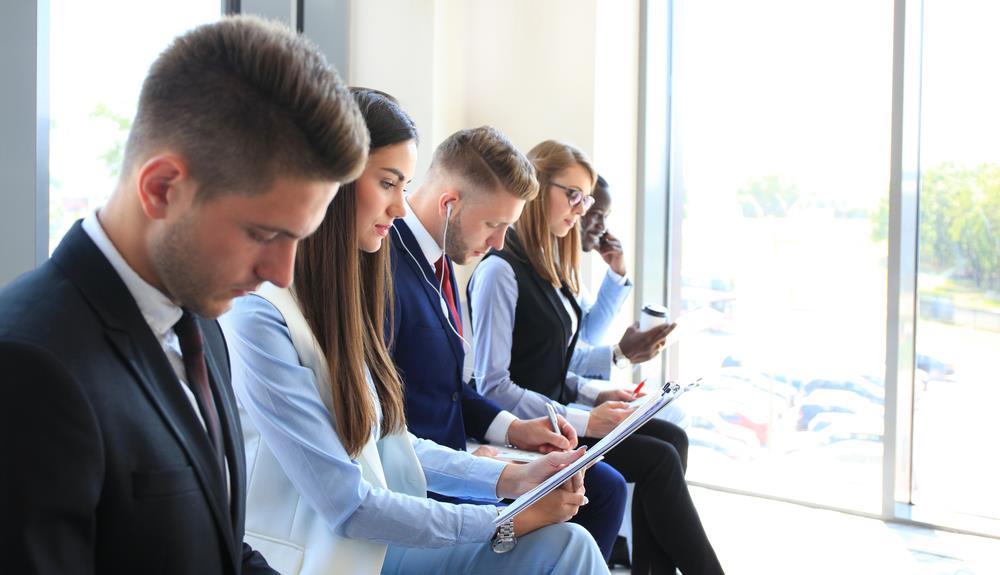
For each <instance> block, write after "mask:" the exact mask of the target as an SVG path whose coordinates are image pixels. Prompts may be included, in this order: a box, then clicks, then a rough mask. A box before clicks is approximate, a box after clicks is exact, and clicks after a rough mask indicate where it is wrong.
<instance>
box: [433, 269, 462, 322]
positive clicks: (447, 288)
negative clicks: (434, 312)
mask: <svg viewBox="0 0 1000 575" xmlns="http://www.w3.org/2000/svg"><path fill="white" fill-rule="evenodd" d="M444 257H445V256H443V255H442V256H441V257H440V258H439V259H438V261H437V262H436V263H435V264H434V275H435V276H436V277H437V279H438V281H439V282H441V295H442V296H444V301H446V302H448V309H449V310H450V311H451V317H452V318H454V320H455V329H456V331H458V335H460V336H461V335H462V316H460V315H458V306H457V305H455V291H454V290H453V289H451V274H450V273H448V263H447V262H446V261H445V259H444Z"/></svg>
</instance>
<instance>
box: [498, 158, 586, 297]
mask: <svg viewBox="0 0 1000 575" xmlns="http://www.w3.org/2000/svg"><path fill="white" fill-rule="evenodd" d="M528 159H529V160H531V163H532V165H534V166H535V176H536V177H537V178H538V189H539V194H538V196H537V197H535V198H534V199H532V200H530V201H528V203H526V204H525V205H524V211H523V212H522V213H521V218H520V219H519V220H517V223H516V224H514V229H515V230H517V235H518V237H519V239H520V240H521V243H522V245H523V246H524V247H525V250H524V251H525V253H526V254H527V256H528V260H529V261H530V262H531V267H532V268H534V270H535V273H537V274H538V275H540V276H542V277H543V278H544V279H545V280H546V281H547V282H549V283H551V284H552V285H553V286H554V287H556V288H558V287H559V286H561V285H562V283H563V282H566V285H567V286H568V287H569V289H570V290H572V291H573V293H579V291H580V234H579V233H578V232H577V230H576V229H573V230H570V232H569V233H568V234H566V236H565V237H562V238H558V237H556V236H554V235H553V234H552V232H550V231H549V223H548V222H549V213H548V194H549V188H551V187H552V186H551V183H552V178H553V176H555V175H556V174H558V173H560V172H562V171H563V170H566V169H568V168H571V167H573V166H574V165H580V166H581V167H583V169H585V170H587V172H588V173H589V174H590V182H591V184H590V185H591V190H585V191H586V192H587V193H590V192H591V191H592V189H593V185H594V180H595V179H596V172H594V168H593V166H591V165H590V160H588V159H587V155H586V154H584V153H583V152H582V151H580V150H579V149H577V148H575V147H573V146H571V145H569V144H566V143H563V142H559V141H556V140H545V141H544V142H542V143H540V144H538V145H537V146H535V147H534V148H532V149H531V151H529V152H528ZM577 226H579V224H577ZM555 252H558V253H555Z"/></svg>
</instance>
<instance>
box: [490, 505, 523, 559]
mask: <svg viewBox="0 0 1000 575" xmlns="http://www.w3.org/2000/svg"><path fill="white" fill-rule="evenodd" d="M499 514H500V509H497V515H499ZM490 544H491V545H492V547H493V552H494V553H506V552H508V551H510V550H511V549H513V548H514V546H515V545H517V537H515V536H514V519H513V518H510V519H508V520H507V521H504V522H503V523H501V524H500V527H497V532H496V533H495V534H494V535H493V541H491V542H490Z"/></svg>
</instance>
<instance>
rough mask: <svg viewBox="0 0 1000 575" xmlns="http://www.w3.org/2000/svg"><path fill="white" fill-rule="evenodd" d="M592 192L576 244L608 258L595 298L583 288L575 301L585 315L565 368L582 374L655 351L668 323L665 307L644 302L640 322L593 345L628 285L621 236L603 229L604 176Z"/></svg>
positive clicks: (601, 373) (607, 373)
mask: <svg viewBox="0 0 1000 575" xmlns="http://www.w3.org/2000/svg"><path fill="white" fill-rule="evenodd" d="M592 197H593V198H594V204H593V205H592V206H591V207H590V209H589V210H587V212H586V213H585V214H584V215H583V217H582V218H581V219H580V240H581V242H580V245H581V248H582V249H583V251H584V252H590V251H595V250H596V251H597V253H598V254H600V256H601V258H602V259H603V260H604V262H605V263H606V264H608V273H607V274H606V275H605V277H604V281H603V282H602V283H601V288H600V290H599V291H598V294H597V298H596V300H594V301H593V302H590V301H589V298H588V297H587V296H588V294H587V293H586V290H585V289H584V290H583V294H582V296H581V300H582V301H581V302H580V305H581V307H582V308H583V309H584V312H585V315H584V320H583V322H582V325H581V329H580V338H579V340H578V341H577V344H576V349H575V350H574V352H573V358H572V360H571V361H570V371H573V372H575V373H578V374H580V375H583V376H585V377H592V378H597V379H610V378H611V366H612V364H613V365H615V366H617V367H619V368H627V367H629V366H631V365H633V364H639V363H643V362H646V361H649V360H650V359H652V358H654V357H656V356H657V355H658V354H659V353H660V351H662V350H663V347H664V345H665V343H666V339H667V334H668V333H670V331H671V330H672V329H673V328H674V324H672V323H670V318H669V315H668V313H667V308H665V307H663V306H659V305H647V306H645V307H644V308H643V314H642V321H641V323H640V322H636V323H633V324H632V325H631V326H629V327H628V328H627V329H626V330H625V333H624V334H623V335H622V337H621V339H620V340H618V343H616V344H613V345H599V344H600V342H601V341H602V340H603V339H604V334H605V332H606V331H607V330H608V327H609V326H610V325H611V321H612V320H613V319H614V317H615V315H617V314H618V312H619V310H620V309H621V306H622V304H623V303H624V302H625V298H626V297H627V296H628V294H629V292H630V291H631V290H632V282H631V281H630V280H629V279H628V278H627V277H626V273H627V269H626V265H625V253H624V251H623V249H622V244H621V241H619V240H618V238H616V237H615V236H614V235H612V234H611V232H609V231H608V229H607V218H608V215H609V214H610V213H611V194H610V193H609V192H608V182H607V181H606V180H605V179H604V178H603V177H601V176H598V177H597V184H596V185H595V186H594V192H593V196H592Z"/></svg>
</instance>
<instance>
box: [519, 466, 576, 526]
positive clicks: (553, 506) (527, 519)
mask: <svg viewBox="0 0 1000 575" xmlns="http://www.w3.org/2000/svg"><path fill="white" fill-rule="evenodd" d="M585 472H586V470H584V471H580V472H578V473H575V474H573V477H572V478H570V479H569V480H567V481H566V483H563V484H562V485H560V486H559V487H558V488H557V489H553V490H552V491H551V492H549V494H548V495H546V496H545V497H542V498H541V499H539V500H538V501H536V502H534V503H533V504H531V506H530V507H528V508H527V509H525V510H524V511H522V512H521V513H518V514H517V516H515V517H514V534H515V535H517V536H519V537H520V536H521V535H525V534H527V533H531V532H532V531H534V530H535V529H539V528H541V527H545V526H546V525H552V524H554V523H562V522H563V521H569V520H570V519H572V518H573V517H574V516H575V515H576V514H577V512H578V511H579V510H580V507H581V506H582V505H586V504H587V496H586V495H585V492H586V491H585V489H584V488H583V474H584V473H585Z"/></svg>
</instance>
